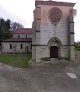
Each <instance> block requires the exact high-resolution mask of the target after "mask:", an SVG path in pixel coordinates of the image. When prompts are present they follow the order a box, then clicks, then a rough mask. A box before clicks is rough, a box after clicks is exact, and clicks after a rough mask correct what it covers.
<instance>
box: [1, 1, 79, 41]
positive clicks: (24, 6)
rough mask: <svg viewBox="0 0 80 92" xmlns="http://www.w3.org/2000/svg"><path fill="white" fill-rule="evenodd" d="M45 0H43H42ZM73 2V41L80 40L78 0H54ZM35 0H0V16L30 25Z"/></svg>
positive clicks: (26, 25) (25, 25)
mask: <svg viewBox="0 0 80 92" xmlns="http://www.w3.org/2000/svg"><path fill="white" fill-rule="evenodd" d="M44 1H45V0H44ZM46 1H47V0H46ZM54 1H64V2H75V3H76V5H75V7H74V8H75V9H77V15H76V16H75V41H80V0H54ZM34 8H35V0H0V17H2V18H5V19H8V18H9V19H10V20H11V21H16V22H19V23H21V24H23V25H24V27H28V28H29V27H32V21H33V10H34Z"/></svg>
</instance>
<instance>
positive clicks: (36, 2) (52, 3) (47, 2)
mask: <svg viewBox="0 0 80 92" xmlns="http://www.w3.org/2000/svg"><path fill="white" fill-rule="evenodd" d="M37 5H55V6H70V7H73V6H74V5H75V3H69V2H56V1H35V6H37Z"/></svg>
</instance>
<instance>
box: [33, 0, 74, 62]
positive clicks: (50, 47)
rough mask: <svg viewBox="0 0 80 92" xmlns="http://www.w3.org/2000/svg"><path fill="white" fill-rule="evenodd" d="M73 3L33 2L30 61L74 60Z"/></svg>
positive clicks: (38, 0) (37, 0)
mask: <svg viewBox="0 0 80 92" xmlns="http://www.w3.org/2000/svg"><path fill="white" fill-rule="evenodd" d="M74 5H75V3H67V2H55V1H51V0H50V1H40V0H36V1H35V10H34V21H33V31H32V60H33V61H35V62H36V63H40V62H41V60H42V59H43V58H57V59H67V60H71V61H74V60H75V49H74V18H73V17H74V9H73V7H74Z"/></svg>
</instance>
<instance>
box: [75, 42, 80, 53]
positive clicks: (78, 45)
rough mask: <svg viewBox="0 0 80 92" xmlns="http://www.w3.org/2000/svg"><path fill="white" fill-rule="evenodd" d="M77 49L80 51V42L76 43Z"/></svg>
mask: <svg viewBox="0 0 80 92" xmlns="http://www.w3.org/2000/svg"><path fill="white" fill-rule="evenodd" d="M75 49H76V50H77V51H80V42H75Z"/></svg>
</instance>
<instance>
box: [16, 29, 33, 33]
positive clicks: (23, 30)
mask: <svg viewBox="0 0 80 92" xmlns="http://www.w3.org/2000/svg"><path fill="white" fill-rule="evenodd" d="M14 34H32V28H19V29H17V30H16V31H15V32H14Z"/></svg>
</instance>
